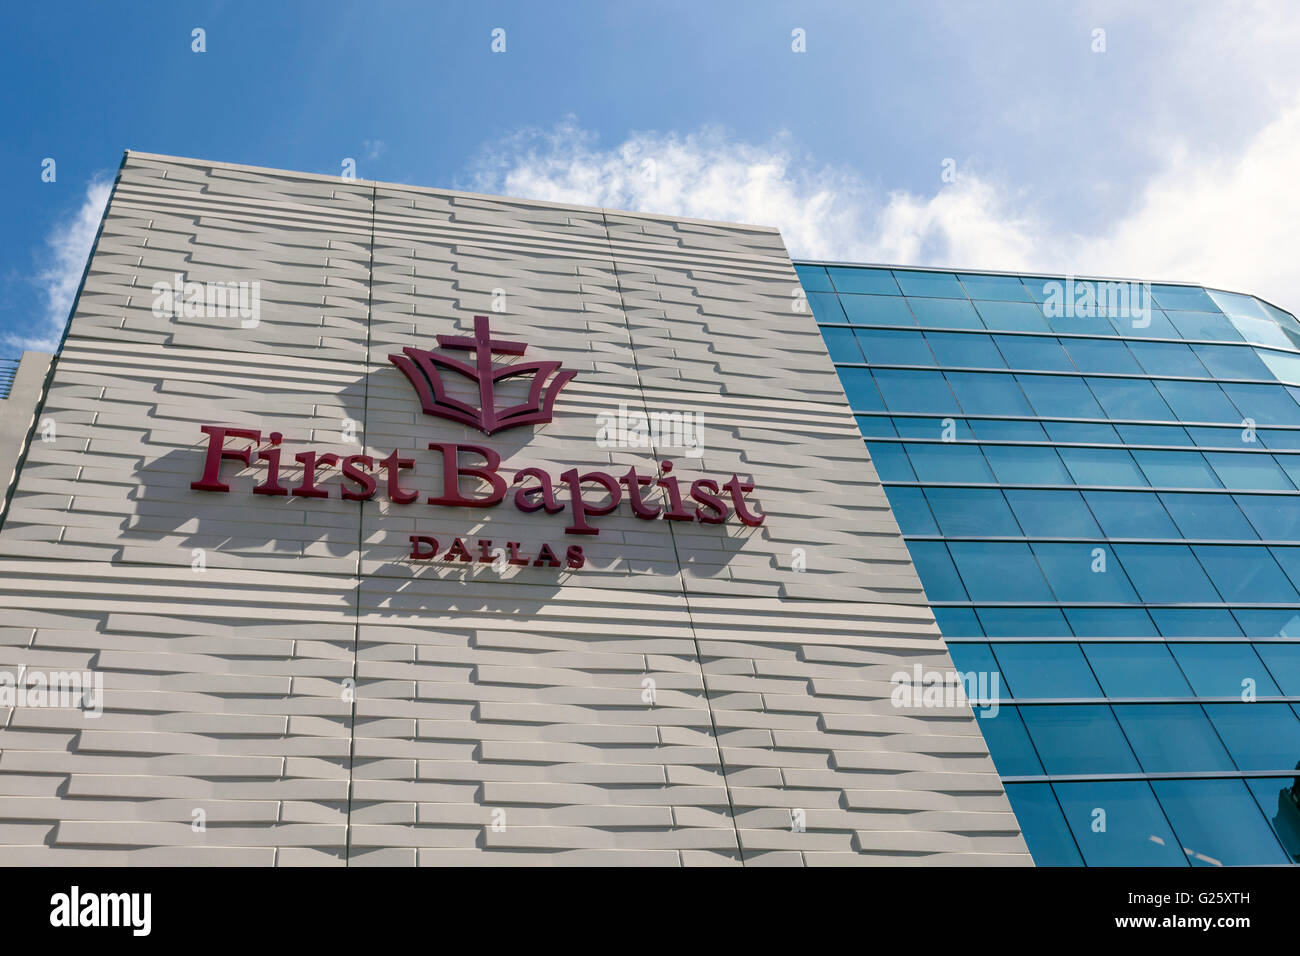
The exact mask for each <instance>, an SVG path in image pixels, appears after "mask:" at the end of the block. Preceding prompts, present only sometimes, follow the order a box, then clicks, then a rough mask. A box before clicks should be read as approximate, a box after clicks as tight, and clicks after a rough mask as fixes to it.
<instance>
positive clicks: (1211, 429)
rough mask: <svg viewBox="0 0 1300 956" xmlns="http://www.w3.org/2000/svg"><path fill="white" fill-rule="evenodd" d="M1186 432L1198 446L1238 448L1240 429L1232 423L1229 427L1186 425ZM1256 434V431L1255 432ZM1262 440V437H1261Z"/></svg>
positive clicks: (1240, 441) (1239, 445)
mask: <svg viewBox="0 0 1300 956" xmlns="http://www.w3.org/2000/svg"><path fill="white" fill-rule="evenodd" d="M1186 430H1187V434H1189V435H1191V436H1192V441H1193V442H1195V443H1196V445H1197V446H1198V447H1200V448H1240V447H1241V445H1242V444H1243V443H1242V440H1241V436H1242V429H1241V427H1240V426H1237V425H1234V426H1232V427H1230V428H1223V427H1216V426H1213V425H1188V426H1187V429H1186ZM1256 435H1257V436H1258V433H1256ZM1261 441H1262V439H1261Z"/></svg>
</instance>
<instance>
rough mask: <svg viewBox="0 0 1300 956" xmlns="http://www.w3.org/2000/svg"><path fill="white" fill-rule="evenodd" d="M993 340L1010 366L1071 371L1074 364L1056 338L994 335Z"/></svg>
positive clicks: (1051, 370)
mask: <svg viewBox="0 0 1300 956" xmlns="http://www.w3.org/2000/svg"><path fill="white" fill-rule="evenodd" d="M993 341H994V342H996V343H997V344H998V350H999V351H1000V352H1001V353H1002V355H1003V357H1004V358H1006V360H1007V365H1008V366H1010V367H1011V368H1026V369H1036V370H1041V371H1044V372H1071V371H1073V370H1074V364H1073V363H1072V362H1071V361H1070V359H1069V357H1068V356H1067V355H1066V354H1065V350H1064V349H1062V348H1061V346H1059V345H1057V344H1056V339H1049V338H1044V337H1040V336H1036V335H1023V336H1022V335H995V336H993Z"/></svg>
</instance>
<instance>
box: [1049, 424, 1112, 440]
mask: <svg viewBox="0 0 1300 956" xmlns="http://www.w3.org/2000/svg"><path fill="white" fill-rule="evenodd" d="M1043 424H1044V426H1045V427H1046V428H1047V434H1048V435H1049V436H1050V437H1051V439H1052V441H1061V442H1082V443H1085V444H1093V445H1118V444H1119V443H1120V442H1119V436H1118V435H1117V434H1116V433H1115V427H1114V426H1113V425H1104V424H1102V423H1100V422H1044V423H1043Z"/></svg>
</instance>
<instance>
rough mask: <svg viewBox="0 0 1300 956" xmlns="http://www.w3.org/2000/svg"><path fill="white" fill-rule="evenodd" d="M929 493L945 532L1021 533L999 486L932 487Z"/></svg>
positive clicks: (940, 526) (949, 533)
mask: <svg viewBox="0 0 1300 956" xmlns="http://www.w3.org/2000/svg"><path fill="white" fill-rule="evenodd" d="M925 496H926V498H928V499H929V501H930V508H931V509H932V510H933V512H934V517H935V520H936V521H937V522H938V523H939V529H940V531H941V532H942V533H943V534H946V535H993V536H996V537H1011V538H1018V537H1020V526H1019V525H1018V524H1016V519H1015V518H1013V517H1012V516H1011V509H1010V508H1009V507H1008V506H1007V502H1006V499H1004V498H1003V497H1002V492H1000V491H998V490H997V489H996V488H928V489H926V492H925Z"/></svg>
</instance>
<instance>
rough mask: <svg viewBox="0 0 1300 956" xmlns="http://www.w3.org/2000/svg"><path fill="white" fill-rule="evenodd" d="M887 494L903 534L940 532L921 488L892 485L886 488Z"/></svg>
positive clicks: (890, 508) (890, 506)
mask: <svg viewBox="0 0 1300 956" xmlns="http://www.w3.org/2000/svg"><path fill="white" fill-rule="evenodd" d="M885 496H886V497H887V498H889V510H890V511H892V512H893V513H894V520H896V521H897V522H898V528H899V530H900V531H902V532H903V534H938V533H939V528H938V527H937V526H936V525H935V523H934V517H933V516H932V515H931V514H930V507H929V506H928V505H927V504H926V503H925V494H924V493H923V492H922V491H921V489H920V488H899V487H897V486H891V487H887V488H885Z"/></svg>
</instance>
